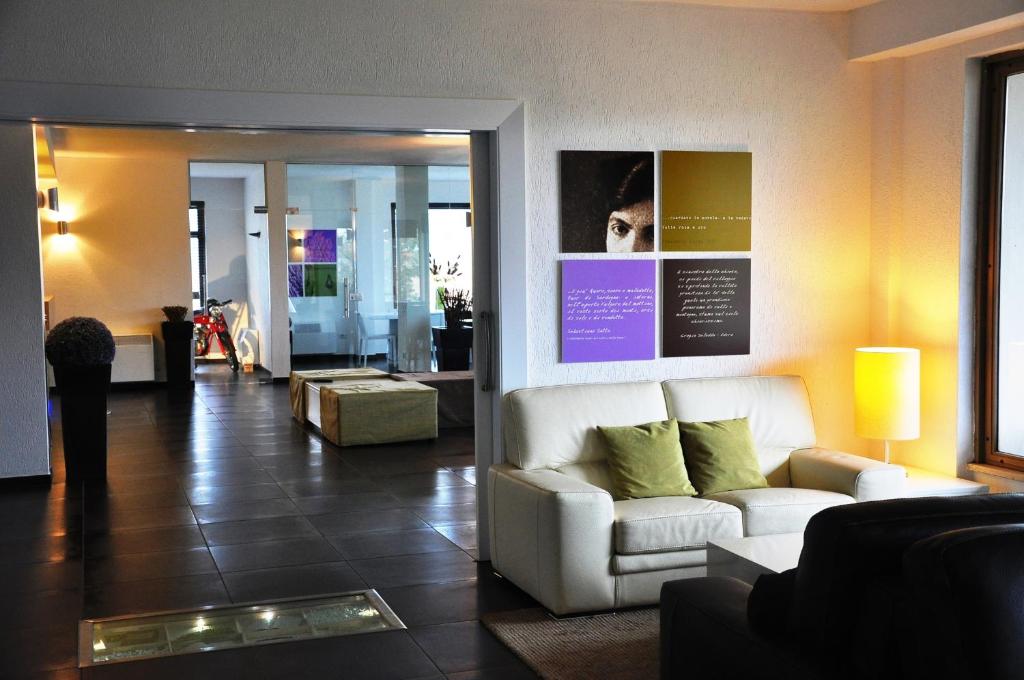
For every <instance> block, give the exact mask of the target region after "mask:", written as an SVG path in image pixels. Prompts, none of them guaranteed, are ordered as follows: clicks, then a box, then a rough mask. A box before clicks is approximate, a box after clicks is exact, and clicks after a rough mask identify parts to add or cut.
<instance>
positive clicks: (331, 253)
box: [302, 229, 338, 262]
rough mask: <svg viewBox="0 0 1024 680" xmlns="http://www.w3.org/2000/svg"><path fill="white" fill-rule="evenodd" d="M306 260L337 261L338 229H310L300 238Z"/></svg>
mask: <svg viewBox="0 0 1024 680" xmlns="http://www.w3.org/2000/svg"><path fill="white" fill-rule="evenodd" d="M302 248H303V250H304V251H305V261H306V262H337V261H338V231H337V230H336V229H310V230H309V231H307V232H306V234H305V237H304V238H303V240H302Z"/></svg>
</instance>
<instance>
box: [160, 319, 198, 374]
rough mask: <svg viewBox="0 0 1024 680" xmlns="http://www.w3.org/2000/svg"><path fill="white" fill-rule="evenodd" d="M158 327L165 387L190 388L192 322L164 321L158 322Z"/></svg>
mask: <svg viewBox="0 0 1024 680" xmlns="http://www.w3.org/2000/svg"><path fill="white" fill-rule="evenodd" d="M160 329H161V330H162V331H163V335H164V365H165V366H166V367H167V389H171V390H183V389H188V388H191V387H192V343H193V337H194V336H193V323H192V322H191V321H164V322H163V323H162V324H160Z"/></svg>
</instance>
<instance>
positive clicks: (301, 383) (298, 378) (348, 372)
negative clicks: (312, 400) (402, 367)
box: [288, 368, 388, 423]
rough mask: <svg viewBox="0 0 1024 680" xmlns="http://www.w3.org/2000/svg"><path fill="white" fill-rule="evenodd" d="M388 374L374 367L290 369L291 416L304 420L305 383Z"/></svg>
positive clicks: (358, 378)
mask: <svg viewBox="0 0 1024 680" xmlns="http://www.w3.org/2000/svg"><path fill="white" fill-rule="evenodd" d="M387 377H388V374H387V373H385V372H384V371H378V370H377V369H376V368H328V369H322V370H317V371H292V372H291V375H289V376H288V389H289V391H290V392H291V402H292V416H293V417H294V418H295V420H297V421H299V422H300V423H304V422H306V383H308V382H320V383H333V382H340V381H343V380H379V379H384V378H387Z"/></svg>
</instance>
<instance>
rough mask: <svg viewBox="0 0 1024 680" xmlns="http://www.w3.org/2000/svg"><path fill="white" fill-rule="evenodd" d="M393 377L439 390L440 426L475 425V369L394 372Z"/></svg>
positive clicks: (438, 409)
mask: <svg viewBox="0 0 1024 680" xmlns="http://www.w3.org/2000/svg"><path fill="white" fill-rule="evenodd" d="M391 379H392V380H403V381H411V382H418V383H420V384H421V385H426V386H427V387H433V388H434V389H435V390H437V426H438V427H440V428H442V429H444V428H446V427H473V398H474V397H475V396H476V395H475V393H474V390H473V371H440V372H437V373H392V374H391Z"/></svg>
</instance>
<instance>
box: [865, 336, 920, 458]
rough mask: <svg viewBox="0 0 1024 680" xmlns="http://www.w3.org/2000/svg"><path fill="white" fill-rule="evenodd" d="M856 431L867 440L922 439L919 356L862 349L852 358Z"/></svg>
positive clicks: (892, 349)
mask: <svg viewBox="0 0 1024 680" xmlns="http://www.w3.org/2000/svg"><path fill="white" fill-rule="evenodd" d="M853 374H854V380H853V383H854V402H855V406H856V416H855V420H856V431H857V434H858V435H859V436H861V437H866V438H868V439H885V440H887V441H888V440H893V441H898V440H906V439H917V438H918V437H920V436H921V352H920V351H919V350H916V349H910V348H907V347H861V348H859V349H858V350H857V351H856V352H855V354H854V363H853Z"/></svg>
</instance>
